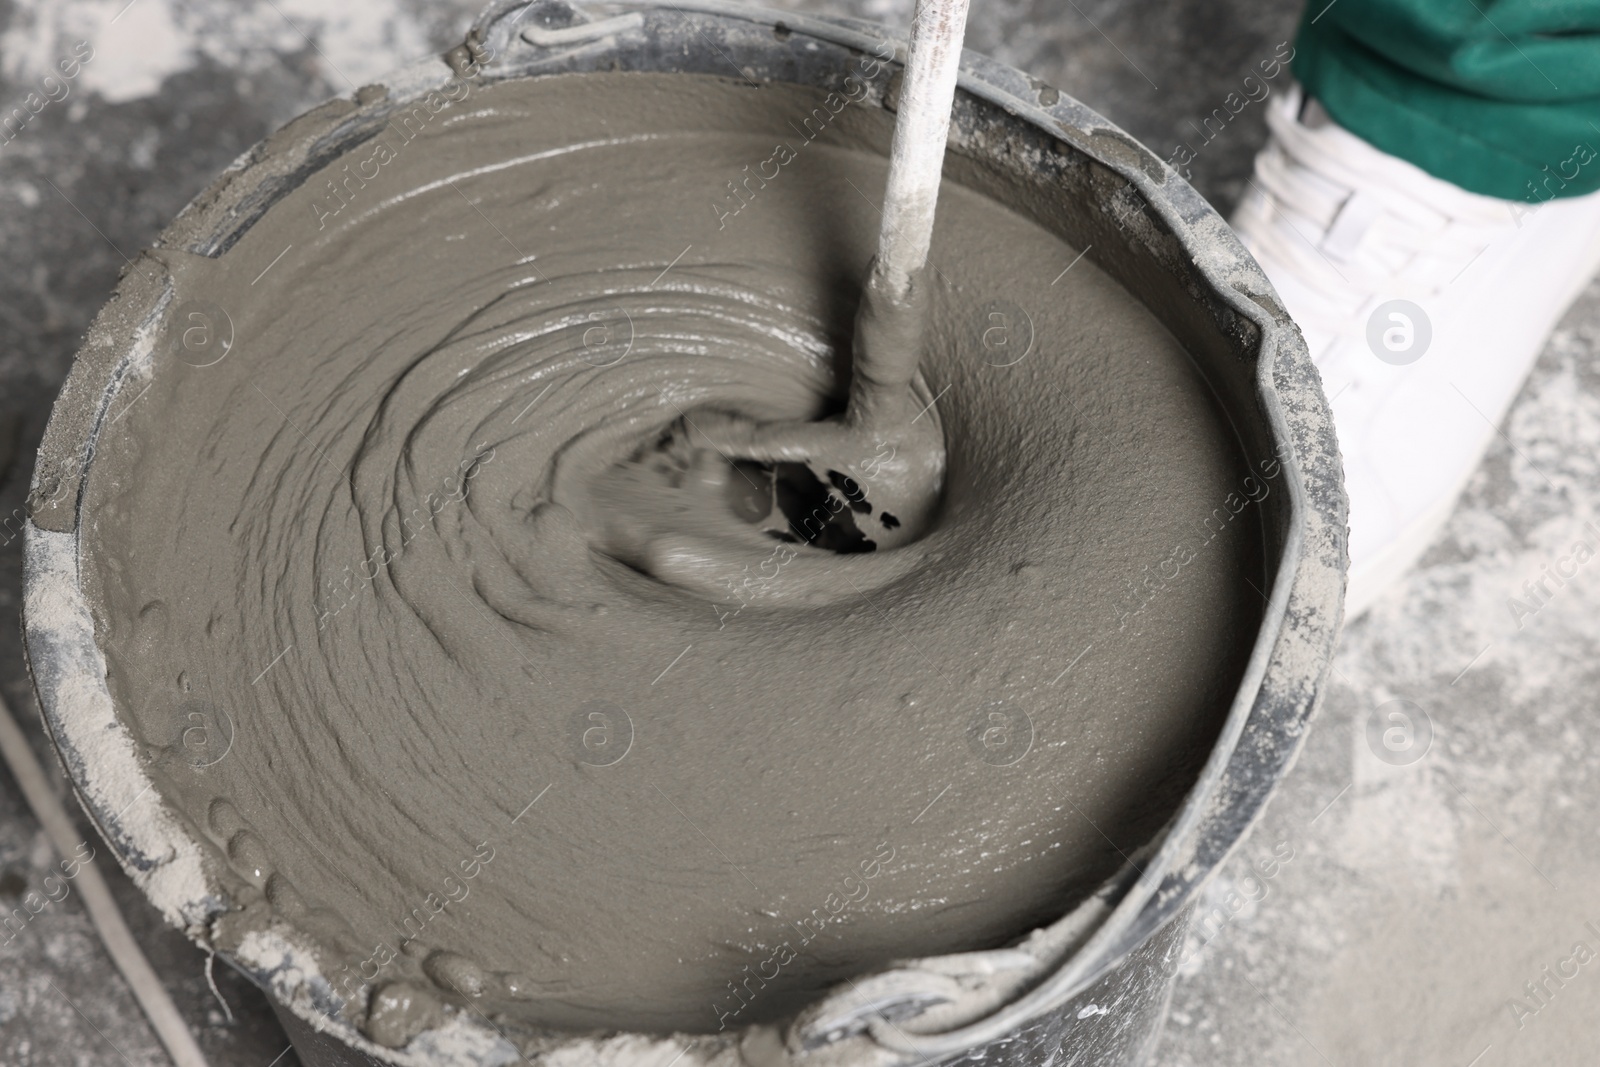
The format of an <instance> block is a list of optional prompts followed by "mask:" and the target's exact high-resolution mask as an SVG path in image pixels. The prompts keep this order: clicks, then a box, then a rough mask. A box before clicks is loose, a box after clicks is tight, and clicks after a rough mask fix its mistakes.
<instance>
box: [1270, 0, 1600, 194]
mask: <svg viewBox="0 0 1600 1067" xmlns="http://www.w3.org/2000/svg"><path fill="white" fill-rule="evenodd" d="M1336 2H1337V3H1339V7H1334V8H1331V9H1330V8H1322V9H1321V10H1322V11H1323V13H1324V15H1327V14H1328V13H1329V11H1332V12H1335V13H1340V14H1342V15H1343V16H1344V17H1343V18H1342V20H1341V19H1336V18H1333V17H1323V16H1322V15H1316V16H1314V15H1312V13H1311V11H1309V10H1308V12H1307V15H1306V17H1305V19H1304V20H1303V21H1302V22H1301V26H1300V32H1299V35H1298V37H1297V39H1296V41H1295V57H1294V60H1293V62H1292V63H1291V67H1292V69H1293V70H1294V74H1295V77H1296V78H1298V79H1299V80H1300V82H1301V84H1302V85H1304V86H1305V89H1306V92H1307V94H1308V95H1310V96H1312V97H1314V98H1315V99H1316V100H1317V101H1319V102H1320V103H1321V104H1322V106H1323V107H1324V108H1326V109H1327V111H1328V114H1329V115H1331V116H1332V117H1333V119H1334V121H1335V122H1337V123H1338V124H1339V125H1340V126H1343V127H1344V128H1345V129H1347V130H1349V131H1350V132H1351V133H1354V134H1355V135H1356V136H1358V137H1360V138H1361V139H1362V140H1365V141H1367V142H1368V143H1370V144H1372V145H1374V146H1376V147H1377V148H1379V149H1381V150H1382V151H1384V152H1387V153H1389V154H1390V155H1393V156H1398V157H1399V158H1401V159H1404V160H1406V161H1407V162H1409V163H1412V164H1415V165H1416V166H1418V167H1420V168H1421V169H1422V170H1424V171H1427V172H1428V173H1429V174H1432V175H1433V176H1434V177H1436V178H1442V179H1444V180H1445V181H1448V182H1451V183H1453V184H1455V185H1458V186H1460V187H1461V188H1463V189H1466V190H1468V191H1469V192H1474V193H1481V194H1483V195H1485V196H1493V197H1499V198H1501V199H1504V200H1524V201H1531V202H1537V201H1541V200H1549V199H1551V198H1552V197H1565V196H1579V195H1582V194H1584V193H1590V192H1594V191H1595V190H1597V189H1600V94H1595V93H1594V92H1593V90H1594V85H1593V81H1594V79H1593V78H1592V77H1590V76H1589V75H1588V71H1587V70H1585V69H1584V68H1585V66H1586V65H1592V66H1589V69H1592V70H1593V71H1595V72H1596V73H1600V35H1597V34H1594V33H1587V32H1579V33H1573V32H1572V31H1571V30H1570V29H1568V30H1567V31H1566V32H1565V33H1564V34H1563V35H1562V36H1564V37H1565V40H1562V41H1559V45H1560V47H1561V48H1562V49H1563V51H1562V52H1560V53H1557V54H1556V55H1555V56H1554V58H1553V59H1552V58H1551V55H1550V53H1549V51H1548V50H1542V44H1543V42H1544V41H1545V40H1549V38H1548V37H1546V36H1545V35H1543V34H1535V36H1536V37H1538V38H1540V39H1541V43H1540V45H1535V44H1533V43H1532V42H1531V41H1530V42H1529V44H1528V47H1529V48H1535V49H1536V50H1538V54H1539V55H1540V56H1541V58H1542V59H1543V62H1539V63H1536V62H1535V61H1533V60H1532V59H1531V58H1530V57H1529V56H1528V54H1527V52H1526V50H1525V49H1523V48H1521V47H1520V46H1519V45H1517V44H1515V43H1514V42H1513V41H1511V40H1505V41H1488V40H1483V39H1478V40H1470V39H1469V34H1470V33H1473V32H1475V33H1477V34H1478V35H1479V36H1480V38H1481V35H1482V29H1481V28H1480V27H1476V26H1470V25H1465V26H1464V25H1461V22H1462V21H1463V20H1461V19H1459V18H1457V19H1456V20H1455V22H1456V25H1454V26H1445V27H1441V26H1439V25H1438V23H1440V22H1442V21H1444V20H1443V19H1441V18H1439V16H1438V11H1439V6H1435V7H1434V8H1433V10H1432V11H1431V12H1427V13H1422V12H1418V11H1415V10H1413V11H1410V12H1409V13H1408V12H1407V10H1406V9H1416V8H1419V7H1426V6H1427V5H1430V4H1433V5H1437V4H1438V0H1336ZM1535 2H1536V0H1535ZM1312 3H1313V7H1318V6H1319V0H1312ZM1346 5H1348V8H1347V10H1346V11H1344V12H1340V8H1342V7H1346ZM1380 5H1381V6H1383V7H1386V8H1387V9H1388V10H1387V11H1386V12H1385V15H1386V16H1387V17H1386V18H1380V19H1377V20H1374V19H1371V18H1367V19H1363V17H1362V16H1363V15H1364V10H1363V9H1367V8H1373V7H1378V6H1380ZM1440 6H1448V5H1440ZM1509 6H1510V7H1519V6H1520V7H1522V8H1524V9H1526V8H1530V7H1533V6H1534V3H1529V2H1528V0H1516V2H1515V3H1512V4H1510V5H1509ZM1539 6H1544V7H1548V6H1549V5H1547V4H1545V5H1539ZM1578 6H1582V7H1588V6H1590V5H1588V4H1580V5H1578ZM1494 7H1495V10H1496V15H1497V16H1498V17H1497V18H1496V19H1495V23H1494V24H1491V25H1504V24H1505V23H1506V21H1507V15H1506V14H1505V12H1504V10H1503V9H1505V8H1506V7H1508V4H1507V3H1505V2H1502V3H1500V4H1497V5H1494ZM1397 9H1398V10H1399V11H1400V14H1399V15H1398V17H1397V16H1396V14H1395V12H1396V10H1397ZM1408 14H1410V15H1412V16H1414V21H1416V22H1429V21H1431V22H1433V23H1434V24H1433V25H1431V26H1424V27H1422V28H1421V29H1422V30H1431V31H1433V32H1432V34H1428V33H1424V32H1420V31H1419V32H1417V33H1415V34H1412V35H1409V36H1407V35H1402V36H1401V40H1402V41H1403V42H1405V43H1403V44H1392V43H1391V42H1394V41H1395V32H1394V31H1395V30H1397V29H1398V30H1402V31H1404V30H1407V29H1417V27H1415V26H1411V27H1407V26H1405V25H1403V24H1404V23H1405V22H1406V20H1407V15H1408ZM1313 19H1315V20H1316V21H1313ZM1352 22H1354V23H1355V26H1354V30H1355V32H1352V30H1351V27H1350V26H1349V24H1351V23H1352ZM1384 22H1387V23H1389V25H1387V26H1384V25H1383V23H1384ZM1397 22H1398V23H1401V24H1402V25H1399V26H1397V25H1395V24H1396V23H1397ZM1363 23H1365V25H1363ZM1375 23H1376V25H1375ZM1363 31H1364V32H1363ZM1452 31H1454V32H1456V33H1457V34H1458V36H1457V38H1456V39H1454V40H1452V39H1450V34H1451V32H1452ZM1513 32H1515V30H1513ZM1358 34H1361V35H1362V36H1358ZM1363 37H1366V38H1375V37H1376V38H1381V40H1380V42H1379V44H1378V46H1377V47H1373V46H1369V44H1368V43H1366V40H1364V39H1362V38H1363ZM1419 42H1420V44H1419ZM1380 48H1382V49H1383V51H1380V50H1379V49H1380ZM1491 51H1493V52H1498V53H1499V54H1498V55H1494V56H1486V53H1489V52H1491ZM1385 53H1388V54H1385ZM1551 75H1553V76H1555V77H1557V78H1558V79H1559V81H1561V82H1564V83H1565V84H1566V85H1567V86H1568V88H1567V89H1565V90H1563V89H1559V88H1557V87H1556V83H1555V82H1552V81H1550V76H1551Z"/></svg>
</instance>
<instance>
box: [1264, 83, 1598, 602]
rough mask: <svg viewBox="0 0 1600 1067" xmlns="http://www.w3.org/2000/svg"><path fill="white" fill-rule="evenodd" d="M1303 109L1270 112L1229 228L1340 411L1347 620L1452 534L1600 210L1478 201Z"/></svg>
mask: <svg viewBox="0 0 1600 1067" xmlns="http://www.w3.org/2000/svg"><path fill="white" fill-rule="evenodd" d="M1301 105H1302V95H1301V90H1300V88H1299V87H1298V86H1294V87H1292V88H1291V89H1290V90H1289V91H1288V92H1286V93H1285V94H1283V96H1282V97H1280V98H1279V99H1278V100H1277V101H1275V102H1274V103H1273V104H1270V105H1268V113H1267V123H1268V126H1269V127H1270V130H1271V137H1270V139H1269V140H1268V142H1267V145H1266V147H1265V148H1263V149H1262V150H1261V152H1260V154H1259V155H1257V156H1256V164H1255V176H1254V178H1253V179H1251V181H1250V183H1249V185H1248V186H1247V188H1246V193H1245V196H1244V199H1243V200H1242V201H1241V202H1240V204H1239V207H1238V210H1237V211H1235V213H1234V217H1233V227H1234V229H1235V230H1236V231H1238V234H1239V237H1240V238H1241V239H1242V240H1243V242H1244V244H1245V247H1246V248H1248V249H1249V250H1250V251H1251V253H1252V254H1254V255H1255V257H1256V259H1257V261H1258V262H1260V264H1261V267H1262V269H1263V270H1264V271H1266V274H1267V277H1268V278H1269V279H1270V280H1271V281H1272V284H1273V285H1274V286H1275V287H1276V288H1277V290H1278V294H1279V296H1280V297H1281V298H1282V299H1283V302H1284V306H1285V307H1286V308H1288V310H1289V314H1290V315H1292V316H1293V317H1294V319H1295V322H1297V323H1298V324H1299V326H1300V329H1301V330H1302V331H1303V332H1304V333H1305V338H1306V344H1307V345H1308V346H1309V347H1310V349H1311V358H1312V359H1313V360H1314V361H1315V362H1316V364H1317V367H1318V369H1319V370H1320V371H1321V372H1322V384H1323V388H1324V389H1325V390H1326V391H1327V395H1328V398H1329V401H1330V403H1331V405H1332V407H1333V420H1334V428H1335V431H1336V432H1337V434H1338V437H1339V446H1340V450H1341V451H1342V452H1343V454H1344V469H1345V484H1346V487H1347V489H1348V491H1349V494H1350V585H1349V590H1348V593H1347V595H1346V599H1345V617H1346V618H1347V619H1353V618H1355V617H1356V616H1357V615H1359V614H1360V613H1361V612H1363V611H1365V610H1366V609H1367V608H1368V607H1369V606H1370V605H1371V604H1372V602H1373V601H1374V600H1375V599H1377V598H1378V596H1380V595H1381V594H1382V593H1383V592H1384V591H1386V590H1387V589H1388V588H1390V587H1391V586H1392V585H1394V584H1395V582H1396V581H1397V580H1398V579H1399V578H1400V577H1401V576H1402V575H1403V574H1404V573H1405V572H1406V571H1407V570H1409V569H1410V567H1411V565H1412V564H1413V563H1415V562H1416V560H1417V557H1418V556H1420V555H1422V552H1423V550H1424V549H1425V548H1427V547H1428V544H1429V543H1430V542H1431V541H1432V540H1433V538H1434V535H1435V534H1437V533H1438V531H1439V528H1440V527H1441V526H1443V525H1444V522H1445V520H1446V519H1447V518H1448V517H1449V515H1450V512H1451V510H1452V508H1453V506H1454V504H1455V500H1456V497H1457V496H1458V495H1459V494H1460V492H1461V490H1462V489H1463V488H1464V487H1465V485H1466V483H1467V480H1468V479H1469V478H1470V477H1471V475H1472V472H1473V470H1474V468H1476V467H1477V465H1478V461H1479V460H1480V459H1482V457H1483V453H1484V451H1485V450H1486V449H1487V448H1488V447H1489V444H1490V442H1491V441H1492V440H1493V438H1494V436H1495V435H1496V433H1498V429H1497V428H1498V426H1499V424H1500V421H1501V419H1503V418H1504V417H1505V414H1506V411H1507V409H1508V408H1510V406H1511V401H1512V400H1513V399H1514V398H1515V396H1516V394H1517V391H1518V390H1519V389H1520V388H1521V387H1522V382H1523V381H1524V379H1526V378H1527V376H1528V372H1529V370H1531V369H1532V367H1533V362H1534V360H1535V358H1537V356H1538V354H1539V351H1540V349H1542V348H1543V347H1544V342H1545V339H1546V338H1547V337H1548V336H1549V334H1550V331H1551V330H1552V329H1553V328H1554V327H1555V324H1556V322H1557V320H1559V319H1560V318H1561V315H1562V313H1563V312H1564V311H1565V310H1566V308H1567V306H1568V305H1569V304H1570V303H1572V301H1573V300H1574V299H1575V298H1576V297H1577V295H1578V293H1579V292H1581V291H1582V290H1583V287H1584V286H1585V285H1586V284H1587V282H1588V280H1589V278H1590V276H1591V275H1593V274H1594V272H1595V269H1596V267H1597V266H1600V193H1595V194H1591V195H1588V196H1581V197H1568V198H1565V199H1559V200H1557V199H1552V200H1549V201H1545V202H1542V203H1538V204H1532V203H1526V202H1519V201H1510V200H1497V199H1495V198H1493V197H1487V196H1479V195H1477V194H1475V193H1469V192H1467V191H1465V190H1463V189H1461V188H1459V187H1458V186H1455V185H1451V184H1450V183H1449V182H1445V181H1440V180H1439V179H1438V178H1435V177H1433V176H1431V175H1429V174H1427V173H1425V172H1424V171H1422V170H1421V169H1419V168H1417V167H1415V166H1413V165H1412V164H1410V163H1407V162H1405V161H1404V160H1400V159H1397V158H1395V157H1394V156H1391V155H1388V154H1386V153H1384V152H1381V151H1379V150H1378V149H1376V148H1374V147H1373V146H1372V145H1370V144H1368V143H1367V142H1365V141H1363V140H1361V139H1360V138H1359V137H1356V136H1355V135H1354V134H1352V133H1350V132H1349V131H1347V130H1345V129H1343V128H1341V127H1339V126H1337V125H1335V124H1334V123H1333V122H1332V121H1331V120H1330V119H1329V118H1328V117H1327V113H1326V112H1324V111H1323V110H1322V108H1321V107H1320V106H1319V105H1317V104H1316V103H1315V102H1314V101H1313V102H1311V103H1309V104H1308V105H1307V106H1306V107H1305V108H1304V109H1303V110H1302V107H1301ZM1556 162H1557V163H1559V161H1556ZM1553 168H1554V164H1553V165H1552V169H1553Z"/></svg>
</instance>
